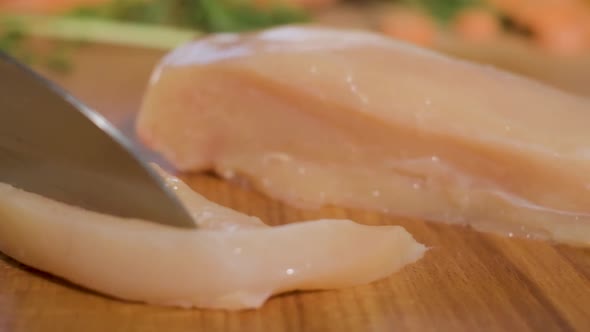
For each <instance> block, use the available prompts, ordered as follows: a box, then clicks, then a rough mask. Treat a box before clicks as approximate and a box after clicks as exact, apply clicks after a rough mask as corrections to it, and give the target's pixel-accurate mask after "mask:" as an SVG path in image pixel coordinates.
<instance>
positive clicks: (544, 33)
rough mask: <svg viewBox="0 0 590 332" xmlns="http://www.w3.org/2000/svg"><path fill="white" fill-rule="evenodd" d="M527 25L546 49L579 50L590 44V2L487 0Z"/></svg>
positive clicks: (559, 50) (536, 40) (567, 52)
mask: <svg viewBox="0 0 590 332" xmlns="http://www.w3.org/2000/svg"><path fill="white" fill-rule="evenodd" d="M489 1H490V2H491V3H493V4H494V5H496V6H497V7H498V8H499V9H501V10H502V11H504V12H505V13H506V14H507V15H508V16H510V17H511V18H513V19H514V20H515V21H516V22H518V23H520V24H522V25H524V26H527V27H528V28H529V29H530V30H531V31H532V32H533V34H534V36H535V37H534V38H535V39H534V40H535V42H536V43H537V45H539V46H540V47H542V48H543V49H545V50H548V51H551V52H554V53H559V54H578V53H580V52H583V51H584V50H587V49H589V48H590V6H589V5H588V4H587V3H585V2H584V1H580V0H489Z"/></svg>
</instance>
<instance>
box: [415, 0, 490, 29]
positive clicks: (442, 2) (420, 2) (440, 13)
mask: <svg viewBox="0 0 590 332" xmlns="http://www.w3.org/2000/svg"><path fill="white" fill-rule="evenodd" d="M404 2H405V3H407V4H409V5H412V6H416V7H419V8H421V9H423V10H424V11H426V12H427V13H429V14H430V15H432V16H433V17H434V18H435V19H436V20H437V21H438V22H439V23H441V24H448V23H449V22H450V21H451V20H452V19H453V18H454V17H455V16H456V15H457V14H458V13H459V12H461V11H462V10H463V9H465V8H469V7H475V6H482V5H484V2H483V1H482V0H404Z"/></svg>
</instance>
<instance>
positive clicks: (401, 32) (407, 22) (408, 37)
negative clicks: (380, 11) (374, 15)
mask: <svg viewBox="0 0 590 332" xmlns="http://www.w3.org/2000/svg"><path fill="white" fill-rule="evenodd" d="M379 26H380V29H381V31H383V32H384V33H385V34H387V35H389V36H391V37H393V38H396V39H400V40H404V41H407V42H410V43H413V44H417V45H420V46H431V45H432V44H433V43H434V41H435V38H436V34H437V28H436V24H435V23H434V21H433V19H432V18H431V17H430V16H428V15H426V14H425V13H422V12H419V11H416V10H412V9H401V8H400V9H395V10H392V11H390V12H389V13H387V14H385V15H384V16H382V17H381V20H380V22H379Z"/></svg>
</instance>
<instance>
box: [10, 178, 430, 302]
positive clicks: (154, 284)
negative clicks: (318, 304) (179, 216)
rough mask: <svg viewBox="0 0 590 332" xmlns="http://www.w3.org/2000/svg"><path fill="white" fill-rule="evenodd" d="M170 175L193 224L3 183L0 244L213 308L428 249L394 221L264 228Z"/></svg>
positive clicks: (349, 276)
mask: <svg viewBox="0 0 590 332" xmlns="http://www.w3.org/2000/svg"><path fill="white" fill-rule="evenodd" d="M168 183H169V185H170V186H171V187H172V188H175V189H176V191H177V192H178V194H179V196H180V197H181V200H182V201H183V202H184V203H185V204H186V206H187V207H188V208H189V210H190V212H191V213H192V215H193V216H194V217H195V221H196V222H197V223H198V225H199V229H198V230H185V229H177V228H172V227H168V226H163V225H159V224H154V223H151V222H146V221H141V220H132V219H122V218H118V217H113V216H109V215H103V214H99V213H95V212H89V211H85V210H82V209H79V208H77V207H73V206H69V205H65V204H62V203H59V202H57V201H53V200H50V199H47V198H44V197H41V196H38V195H35V194H32V193H28V192H25V191H21V190H19V189H16V188H13V187H11V186H9V185H7V184H1V183H0V250H1V251H2V252H4V253H5V254H7V255H9V256H11V257H13V258H14V259H16V260H18V261H20V262H22V263H24V264H27V265H30V266H33V267H35V268H38V269H40V270H43V271H47V272H49V273H52V274H54V275H57V276H61V277H63V278H65V279H68V280H70V281H72V282H74V283H76V284H79V285H82V286H85V287H87V288H90V289H93V290H96V291H99V292H102V293H105V294H108V295H111V296H114V297H117V298H121V299H126V300H132V301H142V302H148V303H153V304H162V305H173V306H182V307H199V308H219V309H247V308H256V307H259V306H261V305H262V304H263V303H264V302H265V301H266V300H267V299H268V298H269V297H270V296H271V295H273V294H276V293H281V292H286V291H290V290H295V289H303V290H305V289H328V288H340V287H348V286H353V285H360V284H364V283H369V282H371V281H374V280H377V279H380V278H384V277H386V276H389V275H390V274H392V273H393V272H395V271H397V270H398V269H400V268H401V267H402V266H404V265H406V264H409V263H412V262H415V261H417V260H418V259H420V258H421V257H422V255H423V254H424V252H425V247H424V246H423V245H421V244H419V243H417V242H416V241H415V240H414V239H413V238H412V236H411V235H410V234H409V233H408V232H406V231H405V230H404V229H403V228H401V227H396V226H383V227H374V226H373V227H371V226H363V225H359V224H355V223H353V222H352V221H349V220H319V221H316V222H305V223H296V224H290V225H285V226H280V227H272V228H271V227H267V226H266V225H264V224H263V223H262V222H261V221H260V220H258V219H257V218H255V217H249V216H246V215H243V214H241V213H238V212H236V211H233V210H230V209H227V208H224V207H221V206H219V205H216V204H214V203H212V202H209V201H207V200H206V199H205V198H203V197H201V196H200V195H198V194H196V193H194V192H192V191H191V190H190V189H189V188H188V187H186V186H185V185H184V184H183V183H182V182H180V181H179V180H178V179H175V178H172V177H168ZM343 258H344V259H343Z"/></svg>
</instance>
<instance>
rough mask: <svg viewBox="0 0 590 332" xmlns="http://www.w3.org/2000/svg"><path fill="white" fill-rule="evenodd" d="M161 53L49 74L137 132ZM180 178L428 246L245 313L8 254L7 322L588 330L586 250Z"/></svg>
mask: <svg viewBox="0 0 590 332" xmlns="http://www.w3.org/2000/svg"><path fill="white" fill-rule="evenodd" d="M161 55H162V54H161V53H157V52H146V51H142V50H133V49H125V48H107V47H104V46H103V47H98V46H90V47H86V48H83V49H81V50H80V51H78V54H77V55H76V59H77V60H76V63H75V64H76V70H75V71H74V72H73V73H72V74H71V75H69V76H56V75H49V76H50V77H51V78H52V79H54V80H56V81H58V82H59V83H60V84H62V85H63V86H65V87H66V88H67V89H68V90H70V91H71V92H72V93H73V94H74V95H76V96H77V97H79V98H80V99H82V100H83V101H85V102H86V103H88V104H89V105H91V106H92V107H94V108H96V109H97V110H99V111H100V112H102V113H104V114H105V115H106V116H107V117H108V118H109V119H111V120H112V121H114V122H115V123H117V124H118V125H119V126H120V127H121V128H123V129H124V130H126V132H131V131H130V129H132V127H133V119H134V114H135V112H136V111H137V109H138V105H139V102H140V100H141V95H142V92H143V89H144V87H145V84H146V82H147V79H148V76H149V73H150V71H151V68H152V66H153V65H154V64H155V62H156V61H157V60H158V59H159V57H160V56H161ZM588 79H589V80H590V77H588ZM588 83H589V86H590V82H588ZM589 111H590V110H589ZM182 177H183V178H184V179H186V180H187V181H188V182H189V183H190V185H191V186H192V187H193V188H194V189H196V190H197V191H199V192H200V193H202V194H203V195H205V196H207V197H208V198H210V199H211V200H213V201H216V202H219V203H221V204H223V205H226V206H229V207H232V208H234V209H237V210H239V211H242V212H245V213H248V214H251V215H255V216H258V217H260V218H262V219H263V220H264V221H266V222H267V223H269V224H273V225H278V224H283V223H289V222H295V221H297V220H303V219H314V218H319V217H335V218H342V217H345V218H350V219H353V220H355V221H357V222H360V223H365V224H371V225H390V224H397V225H402V226H404V227H406V228H407V229H408V231H410V232H411V233H412V234H413V235H414V236H415V237H416V238H417V240H418V241H420V242H422V243H425V244H426V245H428V246H429V247H431V250H430V251H429V252H428V253H427V254H426V256H425V258H424V259H422V260H421V261H419V262H418V263H416V264H413V265H411V266H409V267H407V268H405V269H403V270H402V271H400V272H399V273H396V274H394V275H392V276H391V277H389V278H386V279H384V280H380V281H377V282H374V283H372V284H369V285H364V286H360V287H356V288H349V289H343V290H338V291H317V292H304V293H290V294H285V295H281V296H277V297H274V298H272V299H271V300H269V301H268V302H267V303H266V304H265V305H264V307H262V308H261V309H259V310H250V311H243V312H225V311H211V310H182V309H172V308H162V307H155V306H148V305H141V304H134V303H126V302H121V301H117V300H114V299H111V298H107V297H104V296H101V295H99V294H95V293H92V292H88V291H86V290H83V289H80V288H78V287H76V286H73V285H71V284H68V283H67V282H64V281H62V280H59V279H57V278H54V277H52V276H49V275H47V274H44V273H42V272H39V271H35V270H33V269H30V268H28V267H25V266H22V265H20V264H19V263H17V262H15V261H13V260H11V259H10V258H8V257H5V256H1V254H0V331H6V332H8V331H10V332H12V331H31V332H33V331H48V332H53V331H56V332H57V331H88V332H94V331H96V332H98V331H101V332H102V331H111V332H116V331H141V332H150V331H277V332H278V331H590V249H582V248H572V247H567V246H554V245H550V244H548V243H544V242H537V241H530V240H526V239H508V238H501V237H497V236H493V235H488V234H481V233H477V232H474V231H471V230H469V229H467V228H461V227H456V226H447V225H439V224H435V223H428V222H424V221H420V220H405V219H399V218H394V217H388V216H384V215H379V214H375V213H368V212H363V211H355V210H347V209H340V208H335V207H332V208H324V209H321V210H317V211H315V210H314V211H304V210H298V209H294V208H291V207H288V206H285V205H283V204H280V203H278V202H276V201H273V200H271V199H269V198H267V197H265V196H262V195H260V194H258V193H256V192H253V191H251V190H248V189H246V188H241V187H238V186H236V185H232V184H228V183H225V182H223V181H221V180H219V179H217V178H215V177H212V176H208V175H196V174H193V175H187V174H185V175H182ZM0 222H1V221H0ZM64 259H67V257H64ZM138 259H149V257H146V258H141V257H138ZM335 259H346V258H345V257H338V258H335ZM203 273H207V271H203Z"/></svg>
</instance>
